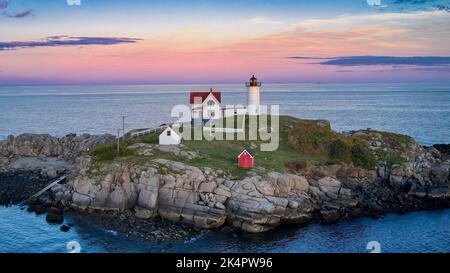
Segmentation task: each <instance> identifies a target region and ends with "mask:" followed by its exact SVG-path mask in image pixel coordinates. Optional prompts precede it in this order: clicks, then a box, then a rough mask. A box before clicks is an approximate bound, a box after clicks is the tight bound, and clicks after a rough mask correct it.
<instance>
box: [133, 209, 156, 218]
mask: <svg viewBox="0 0 450 273" xmlns="http://www.w3.org/2000/svg"><path fill="white" fill-rule="evenodd" d="M134 215H135V216H136V217H137V218H139V219H150V218H152V217H155V216H156V212H155V211H153V210H149V209H146V208H141V207H135V208H134Z"/></svg>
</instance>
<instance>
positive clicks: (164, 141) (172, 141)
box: [159, 126, 181, 145]
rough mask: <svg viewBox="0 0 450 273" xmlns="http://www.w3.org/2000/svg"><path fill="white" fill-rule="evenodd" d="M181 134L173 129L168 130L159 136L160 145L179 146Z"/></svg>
mask: <svg viewBox="0 0 450 273" xmlns="http://www.w3.org/2000/svg"><path fill="white" fill-rule="evenodd" d="M180 143H181V134H180V133H179V132H178V130H176V129H175V128H173V127H170V126H167V128H166V129H165V130H164V131H163V132H162V133H161V134H160V135H159V145H179V144H180Z"/></svg>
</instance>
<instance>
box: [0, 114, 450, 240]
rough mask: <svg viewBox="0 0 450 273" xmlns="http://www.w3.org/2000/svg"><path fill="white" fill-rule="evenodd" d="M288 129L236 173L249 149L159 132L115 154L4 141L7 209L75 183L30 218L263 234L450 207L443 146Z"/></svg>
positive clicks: (43, 141)
mask: <svg viewBox="0 0 450 273" xmlns="http://www.w3.org/2000/svg"><path fill="white" fill-rule="evenodd" d="M280 130H281V132H280V136H281V140H280V148H279V149H278V150H277V151H275V152H260V151H256V152H255V153H256V156H255V158H256V161H255V165H256V168H255V169H253V170H251V171H246V170H240V169H238V168H237V166H236V163H235V160H236V158H235V157H236V155H237V154H238V151H239V150H240V149H241V148H242V147H246V146H252V145H255V143H253V142H251V141H244V142H238V141H183V142H182V145H180V146H160V145H158V144H156V143H157V142H156V138H157V134H149V135H146V136H142V137H138V138H126V139H125V140H124V141H123V142H122V148H121V149H120V154H116V150H115V141H116V140H115V138H114V137H113V136H111V135H102V136H92V135H82V136H76V135H68V136H66V137H62V138H57V137H52V136H49V135H33V134H24V135H19V136H16V137H13V136H10V137H8V139H7V140H5V141H2V142H0V202H1V204H17V203H19V202H21V201H23V200H25V199H26V198H28V197H29V196H31V194H33V193H35V192H37V191H38V190H39V189H41V188H42V187H44V186H45V185H47V184H48V183H49V180H51V179H54V178H56V177H58V176H60V175H62V174H66V175H67V176H68V178H67V179H66V181H65V182H64V183H61V184H58V185H56V186H54V187H53V188H52V189H51V191H50V192H49V193H48V194H46V195H44V196H42V197H40V198H38V199H39V200H31V201H30V203H31V205H30V206H32V205H33V204H34V205H35V208H32V209H30V210H36V206H37V207H38V208H42V207H44V208H45V210H46V211H48V214H49V215H52V214H56V215H58V214H61V211H62V210H76V211H82V212H84V213H100V214H112V215H114V217H120V216H121V215H128V216H130V217H133V218H136V219H138V220H137V221H140V223H149V222H152V221H155V220H154V219H165V220H164V221H166V220H169V222H177V223H181V222H182V223H187V224H189V225H191V226H195V227H197V228H205V229H211V228H219V227H222V226H231V227H234V228H238V229H242V230H245V231H248V232H255V233H257V232H264V231H267V230H270V229H273V228H276V227H278V226H280V225H283V224H307V223H310V222H320V223H325V224H328V223H335V222H337V221H339V220H341V219H346V218H355V217H361V216H373V217H379V216H382V215H384V214H386V213H391V212H395V213H405V212H408V211H414V210H426V209H441V208H449V207H450V188H449V187H450V172H449V169H450V160H449V154H448V146H446V145H440V146H438V145H437V146H436V147H422V146H420V145H419V144H418V143H417V142H415V141H414V140H413V139H412V138H410V137H408V136H404V135H399V134H394V133H387V132H379V131H374V130H370V129H367V130H359V131H352V132H346V133H337V132H334V131H333V130H332V129H331V126H330V124H329V122H327V121H323V120H317V121H313V120H302V119H297V118H292V117H280ZM36 204H37V205H36ZM47 218H48V219H49V218H50V220H52V219H54V218H55V217H52V216H50V217H47ZM56 220H58V219H56ZM133 223H134V222H133Z"/></svg>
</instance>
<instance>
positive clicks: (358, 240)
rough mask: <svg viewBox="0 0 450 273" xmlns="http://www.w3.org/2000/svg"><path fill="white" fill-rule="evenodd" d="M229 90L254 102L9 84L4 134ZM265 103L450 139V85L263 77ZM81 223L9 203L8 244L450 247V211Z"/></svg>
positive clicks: (203, 248) (162, 114) (2, 96)
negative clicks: (175, 232) (153, 233)
mask: <svg viewBox="0 0 450 273" xmlns="http://www.w3.org/2000/svg"><path fill="white" fill-rule="evenodd" d="M211 87H212V88H214V89H217V90H219V91H222V92H223V94H222V97H223V103H224V104H245V103H246V91H245V87H243V86H242V85H115V86H105V85H103V86H101V85H99V86H94V85H92V86H0V139H4V138H6V137H7V135H9V134H14V135H17V134H20V133H25V132H30V133H50V134H53V135H58V136H62V135H65V134H67V133H71V132H76V133H78V134H80V133H93V134H99V133H112V134H114V133H115V132H116V129H117V128H121V127H122V119H121V116H122V115H125V116H126V119H125V122H126V130H131V129H134V128H148V127H154V126H157V125H159V124H161V123H165V122H168V121H173V120H175V118H173V117H170V112H171V108H172V107H173V106H174V105H176V104H187V103H188V92H189V91H203V90H208V89H209V88H211ZM261 92H262V93H261V101H262V103H263V104H278V105H280V112H281V114H286V115H291V116H295V117H299V118H307V119H328V120H330V121H331V123H332V127H333V129H335V130H337V131H346V130H354V129H362V128H372V129H377V130H386V131H393V132H398V133H404V134H408V135H411V136H412V137H414V138H415V139H416V140H417V141H419V142H420V143H421V144H423V145H431V144H435V143H450V85H429V84H426V85H425V84H423V85H418V84H414V85H410V84H338V85H332V84H285V85H275V84H267V85H265V84H263V88H262V91H261ZM66 224H73V225H74V226H73V228H72V229H71V230H70V231H69V232H67V233H63V232H61V231H59V225H51V224H47V223H46V222H45V216H36V215H34V214H33V213H28V212H26V211H24V210H21V209H20V208H19V207H8V208H7V207H0V252H67V251H68V250H67V243H69V242H71V241H76V242H78V243H79V244H80V246H81V249H82V252H367V249H366V248H367V244H368V243H369V242H370V241H377V242H378V243H379V244H380V246H381V251H382V252H450V229H449V226H450V210H445V211H432V212H415V213H410V214H407V215H402V216H398V215H388V216H387V217H385V218H383V219H378V220H375V219H368V218H362V219H357V220H353V221H348V222H342V223H339V224H336V225H327V226H323V225H309V226H307V227H298V226H297V227H295V226H290V227H283V228H281V229H277V230H275V231H271V232H268V233H265V234H258V235H254V234H246V233H233V232H232V231H229V230H218V231H208V232H205V233H204V234H202V235H199V236H197V237H194V238H192V239H191V240H188V241H174V242H165V243H160V242H159V243H158V242H152V241H145V240H139V239H133V238H127V237H123V236H121V235H120V234H116V233H115V232H114V231H110V230H104V229H103V228H101V227H97V226H93V225H91V224H89V223H83V222H79V221H75V220H74V219H72V218H71V217H70V215H69V216H67V217H66Z"/></svg>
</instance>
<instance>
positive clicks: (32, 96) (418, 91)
mask: <svg viewBox="0 0 450 273" xmlns="http://www.w3.org/2000/svg"><path fill="white" fill-rule="evenodd" d="M209 88H214V89H216V90H219V91H222V92H223V94H222V98H223V104H233V105H237V104H241V105H242V104H245V103H246V89H245V87H244V86H243V85H238V84H227V85H224V84H222V85H220V84H212V85H114V86H108V85H86V86H0V109H1V111H0V139H4V138H6V137H7V135H9V134H13V135H17V134H20V133H24V132H29V133H50V134H53V135H58V136H62V135H65V134H67V133H72V132H76V133H93V134H98V133H112V134H116V130H117V129H118V128H122V118H121V116H123V115H124V116H126V119H125V126H126V130H130V129H135V128H149V127H154V126H158V125H160V124H162V123H166V122H168V121H174V120H176V118H173V117H171V109H172V107H173V106H174V105H177V104H188V102H189V101H188V92H189V91H199V90H200V91H205V90H209ZM261 103H262V104H266V105H273V104H277V105H280V112H281V114H285V115H291V116H295V117H299V118H307V119H328V120H330V121H331V123H332V127H333V129H335V130H337V131H347V130H355V129H365V128H372V129H377V130H385V131H393V132H398V133H403V134H408V135H411V136H412V137H414V138H415V139H416V140H417V141H419V142H420V143H421V144H423V145H431V144H436V143H450V129H449V128H450V85H430V84H263V87H262V89H261Z"/></svg>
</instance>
